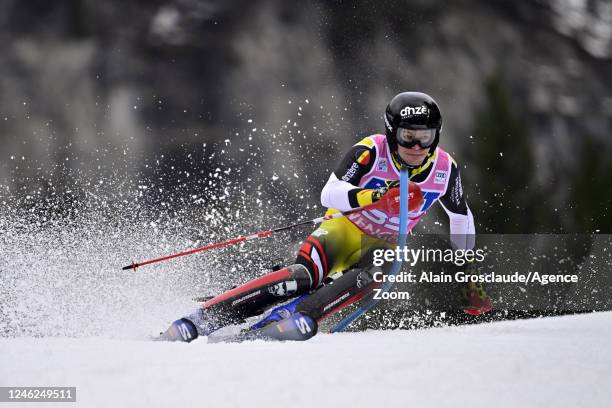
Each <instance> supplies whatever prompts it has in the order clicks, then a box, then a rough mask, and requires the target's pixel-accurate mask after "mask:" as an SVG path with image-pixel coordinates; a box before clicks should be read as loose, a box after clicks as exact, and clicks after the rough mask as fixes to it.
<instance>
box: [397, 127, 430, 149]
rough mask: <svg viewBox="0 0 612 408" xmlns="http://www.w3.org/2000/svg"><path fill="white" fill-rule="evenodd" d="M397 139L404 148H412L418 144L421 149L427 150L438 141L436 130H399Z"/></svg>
mask: <svg viewBox="0 0 612 408" xmlns="http://www.w3.org/2000/svg"><path fill="white" fill-rule="evenodd" d="M395 138H396V140H397V143H398V144H399V145H400V146H402V147H408V148H410V147H413V146H415V145H417V144H418V145H419V146H420V147H421V148H423V149H426V148H428V147H430V146H431V145H432V144H433V142H434V140H436V129H419V130H416V129H405V128H398V129H397V133H396V135H395Z"/></svg>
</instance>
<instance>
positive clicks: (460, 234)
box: [440, 162, 476, 249]
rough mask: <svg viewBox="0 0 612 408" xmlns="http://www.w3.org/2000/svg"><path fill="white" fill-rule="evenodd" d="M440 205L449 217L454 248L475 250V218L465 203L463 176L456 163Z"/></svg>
mask: <svg viewBox="0 0 612 408" xmlns="http://www.w3.org/2000/svg"><path fill="white" fill-rule="evenodd" d="M440 205H442V208H444V211H446V214H447V215H448V219H449V224H450V235H451V242H452V244H453V246H454V247H455V248H457V249H472V248H474V244H475V234H476V230H475V228H474V216H473V215H472V212H471V211H470V208H469V207H468V205H467V202H466V201H465V196H464V194H463V186H462V185H461V175H460V174H459V168H458V167H457V164H456V163H455V162H453V164H452V167H451V173H450V177H449V180H448V186H447V188H446V192H445V193H444V195H443V196H442V197H440Z"/></svg>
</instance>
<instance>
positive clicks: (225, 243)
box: [121, 204, 372, 271]
mask: <svg viewBox="0 0 612 408" xmlns="http://www.w3.org/2000/svg"><path fill="white" fill-rule="evenodd" d="M371 205H372V204H369V205H366V206H363V207H359V208H355V209H353V210H349V211H343V212H337V213H334V214H329V215H324V216H322V217H318V218H313V219H312V220H308V221H303V222H298V223H295V224H291V225H286V226H284V227H279V228H275V229H272V230H268V231H262V232H258V233H256V234H251V235H247V236H245V237H237V238H233V239H229V240H227V241H223V242H217V243H216V244H210V245H206V246H203V247H200V248H194V249H190V250H188V251H183V252H178V253H176V254H172V255H167V256H162V257H160V258H155V259H150V260H148V261H143V262H132V264H131V265H127V266H124V267H123V268H121V269H123V270H124V271H126V270H128V269H133V270H134V271H135V270H136V268H139V267H141V266H144V265H149V264H152V263H157V262H162V261H167V260H169V259H173V258H178V257H180V256H185V255H191V254H195V253H197V252H203V251H208V250H209V249H214V248H221V247H224V246H228V245H234V244H238V243H240V242H244V241H250V240H252V239H257V238H264V237H269V236H270V235H272V234H274V233H275V232H280V231H285V230H288V229H291V228H295V227H301V226H303V225H308V224H320V223H322V222H323V221H326V220H331V219H333V218H338V217H344V216H347V215H350V214H352V213H354V212H357V211H361V210H363V209H365V208H367V207H369V206H371Z"/></svg>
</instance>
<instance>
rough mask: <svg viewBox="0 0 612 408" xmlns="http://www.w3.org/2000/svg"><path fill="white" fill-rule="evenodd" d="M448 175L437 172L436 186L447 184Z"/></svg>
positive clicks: (443, 172)
mask: <svg viewBox="0 0 612 408" xmlns="http://www.w3.org/2000/svg"><path fill="white" fill-rule="evenodd" d="M446 175H447V172H445V171H444V170H436V174H435V177H434V184H444V183H446Z"/></svg>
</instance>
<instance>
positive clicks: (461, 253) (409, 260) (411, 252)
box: [373, 247, 578, 300]
mask: <svg viewBox="0 0 612 408" xmlns="http://www.w3.org/2000/svg"><path fill="white" fill-rule="evenodd" d="M373 256H374V262H373V263H374V266H377V267H380V266H382V265H384V264H385V263H389V262H393V261H398V262H402V263H403V264H406V265H409V266H410V267H414V266H416V265H417V264H418V263H419V262H421V263H449V264H454V265H456V266H459V267H461V266H466V265H470V267H471V268H470V269H472V270H473V269H476V268H473V267H472V266H473V265H476V264H478V263H481V262H483V261H485V259H486V256H487V252H486V251H485V249H482V248H479V249H475V250H473V249H467V250H463V249H455V250H453V249H450V248H449V249H444V250H443V249H433V248H427V249H426V248H425V247H421V248H418V249H414V248H407V247H403V248H401V247H396V248H394V249H391V248H389V249H376V250H374V252H373ZM373 278H374V281H375V282H379V283H384V282H390V283H462V284H468V283H470V282H473V283H523V284H527V283H537V284H540V285H547V284H549V283H577V282H578V275H576V274H546V273H541V272H537V271H524V272H513V273H499V272H495V271H488V272H484V273H482V272H479V273H475V272H469V271H456V272H454V273H450V274H449V273H444V272H438V273H434V272H432V271H421V272H420V273H413V272H409V271H408V272H407V271H403V272H400V273H398V274H397V275H393V276H390V275H386V274H385V273H384V272H383V271H382V270H378V271H376V272H374V274H373ZM374 298H375V299H398V300H404V299H409V298H410V294H409V292H400V291H384V290H382V289H375V291H374Z"/></svg>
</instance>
